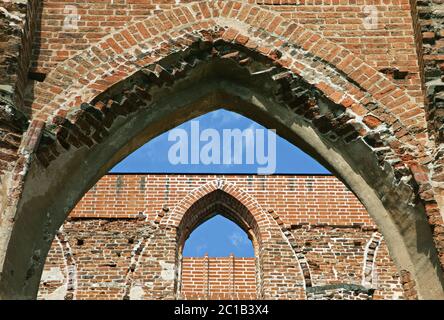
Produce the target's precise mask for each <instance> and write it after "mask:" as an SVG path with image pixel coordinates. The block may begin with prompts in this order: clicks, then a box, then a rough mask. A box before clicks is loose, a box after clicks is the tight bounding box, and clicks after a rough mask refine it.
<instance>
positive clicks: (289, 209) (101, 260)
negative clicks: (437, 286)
mask: <svg viewBox="0 0 444 320" xmlns="http://www.w3.org/2000/svg"><path fill="white" fill-rule="evenodd" d="M245 206H247V207H248V211H249V212H248V213H246V212H243V211H244V210H245V208H246V207H245ZM215 214H223V215H226V216H227V217H229V218H231V219H233V220H234V221H236V222H238V223H239V225H240V226H241V227H242V228H244V230H245V231H246V232H247V233H248V234H249V235H250V237H251V239H252V241H253V245H254V249H255V256H256V258H237V257H225V258H213V257H211V258H208V257H203V258H192V257H185V258H183V259H182V258H181V250H182V247H183V244H184V241H185V239H186V237H187V236H188V235H189V234H190V232H192V231H193V228H194V227H195V226H197V225H199V224H200V223H202V222H203V221H206V219H208V218H209V217H211V216H213V215H215ZM247 214H249V215H251V216H252V219H254V220H253V221H250V222H247V221H246V220H247V219H248V217H247V216H246V215H247ZM261 219H262V220H266V223H264V222H263V221H260V220H261ZM174 221H177V222H178V223H174ZM255 224H256V227H253V228H252V229H253V230H252V229H248V226H247V225H250V226H253V225H255ZM176 228H177V231H176ZM255 228H257V230H254V229H255ZM266 234H271V235H272V237H271V238H268V239H267V238H266ZM282 243H284V244H283V245H282ZM276 246H277V247H281V249H280V250H279V252H278V256H270V257H267V254H268V255H270V254H271V255H272V254H273V253H267V252H266V250H267V249H269V248H270V249H271V248H276ZM282 246H283V247H282ZM287 251H289V253H290V254H288V255H286V252H287ZM282 255H286V259H288V260H290V261H289V262H290V263H289V265H290V266H291V268H292V271H291V272H288V270H286V269H280V265H282V264H283V263H279V260H280V256H282ZM275 282H277V283H278V284H279V290H278V289H277V288H275V284H274V283H275ZM295 289H296V290H297V291H300V292H299V293H298V294H295V292H294V290H295ZM274 290H276V291H274ZM39 297H40V298H43V299H45V298H49V299H51V298H58V299H124V298H131V299H165V298H166V299H171V298H185V299H190V298H191V299H256V298H268V299H269V298H281V299H287V298H298V299H306V298H308V299H314V298H316V299H343V298H345V299H356V298H358V299H403V298H406V296H405V295H404V292H403V288H402V282H401V278H400V274H399V272H398V271H397V270H396V267H395V265H394V264H393V262H392V260H391V258H390V256H389V253H388V250H387V247H386V245H385V242H384V239H383V237H382V235H381V234H380V232H378V229H377V227H376V225H375V224H374V222H373V221H372V219H371V218H370V217H369V215H368V213H367V212H366V210H365V209H364V208H363V206H362V205H361V203H360V202H359V201H358V200H357V199H356V197H355V196H354V195H353V194H352V193H351V192H350V191H349V190H348V189H347V188H346V187H345V186H344V185H343V184H342V183H341V182H340V181H338V180H337V179H336V178H334V177H332V176H297V175H275V176H256V175H176V174H166V175H153V174H146V175H143V174H134V175H124V174H122V175H120V174H119V175H107V176H105V177H103V178H102V179H101V180H100V181H99V182H98V183H97V184H96V185H95V186H94V187H93V188H92V189H91V190H90V191H89V192H88V193H87V194H86V195H85V196H84V197H83V198H82V200H81V201H80V202H79V203H78V205H77V206H76V208H75V209H74V210H73V211H72V212H71V214H70V215H69V218H68V220H67V221H66V222H65V223H64V225H63V227H62V229H61V230H60V231H59V233H58V235H57V236H56V239H55V240H54V242H53V245H52V249H51V251H50V253H49V256H48V258H47V262H46V264H45V270H44V272H43V277H42V280H41V283H40V293H39ZM407 298H410V297H408V296H407Z"/></svg>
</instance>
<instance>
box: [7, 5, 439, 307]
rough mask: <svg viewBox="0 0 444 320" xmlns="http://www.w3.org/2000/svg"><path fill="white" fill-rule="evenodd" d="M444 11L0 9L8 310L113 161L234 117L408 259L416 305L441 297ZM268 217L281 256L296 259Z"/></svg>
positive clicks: (400, 258)
mask: <svg viewBox="0 0 444 320" xmlns="http://www.w3.org/2000/svg"><path fill="white" fill-rule="evenodd" d="M39 4H41V6H40V5H39ZM441 11H442V3H441V1H440V0H424V1H413V0H375V1H372V3H371V4H369V3H367V2H366V1H359V0H343V1H342V0H341V1H328V2H322V3H321V2H320V1H318V0H304V1H296V0H295V1H293V0H292V1H280V0H276V1H275V0H269V1H268V0H267V1H257V0H224V1H221V0H215V1H205V0H200V1H191V0H186V1H185V0H180V1H176V0H149V1H133V0H122V1H119V3H115V1H112V0H108V1H107V0H104V1H100V2H97V1H87V0H86V1H82V2H74V3H66V2H60V1H55V0H44V1H32V0H3V1H2V2H1V3H0V25H1V26H2V29H1V32H0V33H1V34H0V50H1V54H0V77H1V79H2V80H1V83H0V84H1V86H2V87H1V90H2V110H1V114H0V179H1V190H2V193H1V196H2V198H1V201H0V210H1V215H0V272H1V277H0V297H5V298H8V297H9V298H35V296H36V294H37V289H38V284H39V280H40V275H41V272H42V270H43V265H44V261H45V257H46V253H47V252H48V250H49V248H50V244H51V241H52V239H53V238H54V236H55V234H56V232H57V230H58V229H59V227H60V226H61V225H62V223H63V222H64V221H65V219H66V217H67V215H68V214H69V212H71V210H72V209H73V208H74V207H75V205H76V204H77V202H78V201H79V200H80V199H81V197H82V195H83V194H84V193H85V192H86V191H87V190H89V189H90V188H91V187H92V186H93V185H94V184H95V183H96V182H97V181H98V180H99V179H100V178H101V177H102V176H103V175H104V174H106V172H108V171H109V170H110V169H111V168H112V167H113V166H114V165H115V164H116V163H118V162H119V161H120V160H122V159H123V158H124V157H125V156H127V155H128V154H130V153H131V152H132V151H134V150H135V149H136V148H137V147H139V146H141V145H142V144H143V143H146V142H147V141H149V140H150V139H152V138H153V137H155V136H157V135H159V134H160V133H162V132H165V131H166V130H168V129H171V128H173V127H174V126H177V125H179V124H181V123H183V122H184V121H186V120H190V119H192V118H193V117H196V116H198V115H201V114H204V113H207V112H210V111H213V110H216V109H218V108H225V109H229V110H232V111H234V112H238V113H240V114H243V115H245V116H247V117H250V118H251V119H252V120H255V121H257V122H260V123H261V124H263V125H265V126H266V127H268V128H271V129H276V130H277V133H278V134H280V135H282V136H283V137H284V138H286V139H287V140H288V141H290V142H292V143H294V144H296V145H298V146H300V147H301V148H302V149H303V150H304V151H306V152H307V153H309V154H310V155H312V156H313V157H314V158H316V159H317V160H319V161H320V162H321V163H322V164H324V165H325V166H326V167H327V168H328V169H329V170H330V171H331V172H333V173H334V174H335V175H337V176H338V177H339V178H340V179H341V180H342V181H343V182H344V183H345V184H346V185H347V186H348V187H349V188H350V189H351V190H353V193H355V194H356V195H357V197H358V198H359V200H360V201H361V203H362V204H363V205H364V206H365V208H366V209H367V211H368V212H369V213H370V214H371V216H372V217H374V221H375V223H376V224H377V226H378V230H379V231H380V233H381V234H383V235H384V240H385V242H386V243H387V245H388V246H389V247H396V248H397V249H396V250H392V256H393V260H394V261H395V263H396V265H397V269H398V270H404V271H406V272H408V274H409V277H410V279H411V280H409V281H407V282H405V283H408V284H409V286H413V287H414V290H413V291H414V292H412V293H411V295H410V296H411V297H418V298H434V299H435V298H440V299H443V298H444V276H443V270H444V223H443V207H444V185H443V184H444V181H443V178H444V174H443V172H444V171H443V168H444V167H443V161H444V160H443V159H444V156H443V152H444V151H443V145H444V144H443V140H442V136H443V133H442V132H443V129H444V128H443V125H442V123H443V121H442V119H443V118H442V112H441V111H442V105H441V104H442V103H441V102H440V99H441V97H440V95H441V93H442V92H440V91H441V87H442V80H441V79H440V77H441V72H442V70H441V69H442V68H441V64H442V63H441V62H442V61H441V60H442V59H441V58H442V57H441V52H440V50H441V44H442V41H441V40H442V39H441V33H442V30H441V26H442V12H441ZM31 53H32V54H31ZM28 78H29V79H28ZM441 100H442V99H441ZM56 195H57V196H56ZM30 212H32V214H30ZM119 214H120V213H119ZM184 214H185V213H184ZM269 214H270V215H271V217H272V220H270V221H271V222H273V221H274V223H276V224H277V225H278V227H276V229H275V230H276V234H277V230H280V232H282V233H284V234H285V237H286V238H287V241H288V242H287V246H286V247H285V248H284V246H283V247H282V248H281V249H282V250H284V251H285V252H286V254H287V255H290V253H291V250H290V248H293V247H297V250H302V248H300V247H298V246H297V245H296V243H297V238H298V237H299V236H300V234H299V233H297V232H296V231H295V230H291V228H290V229H289V228H287V227H288V226H286V225H285V223H284V221H285V219H284V218H282V217H280V216H279V214H276V213H275V214H273V212H269ZM165 216H167V213H165ZM308 219H310V218H308ZM332 219H333V218H332ZM267 221H268V220H267ZM270 221H269V222H270ZM271 222H270V223H271ZM281 222H282V223H281ZM310 223H311V224H313V223H314V222H310ZM304 228H305V227H304V226H302V227H301V228H299V229H298V230H299V231H300V232H302V231H303V230H305V229H304ZM258 229H260V228H259V226H258ZM344 230H345V229H344ZM347 230H348V229H347ZM348 231H350V230H348ZM348 231H347V232H348ZM156 232H161V231H160V230H157V231H156ZM162 232H163V233H162V235H161V236H163V237H166V238H168V237H169V236H170V235H169V232H170V231H167V230H162ZM350 232H351V231H350ZM369 232H371V231H369ZM173 233H174V232H173ZM22 234H26V236H27V237H23V236H21V235H22ZM258 240H259V238H258ZM372 241H374V242H372V244H371V245H369V246H375V245H376V246H377V245H378V244H379V241H378V240H377V237H374V238H373V240H372ZM65 243H66V242H65ZM264 243H265V244H266V243H267V241H265V242H263V244H264ZM170 245H171V244H170ZM16 248H20V250H16ZM153 252H154V251H153ZM140 258H143V256H141V257H140ZM262 258H263V259H265V260H266V259H270V257H267V256H264V257H261V259H262ZM172 259H173V260H174V261H175V260H177V257H175V258H172ZM173 260H171V261H168V266H169V265H170V264H171V263H174V261H173ZM283 261H284V262H283V265H282V266H281V267H282V272H286V273H287V274H288V276H289V277H292V276H294V280H295V281H294V282H292V283H295V286H296V287H295V288H294V295H295V297H296V296H300V295H301V294H302V293H303V290H302V289H301V288H302V287H303V286H302V287H301V285H300V283H298V281H299V280H301V279H299V280H297V279H296V278H298V277H299V276H295V275H294V274H293V273H292V268H291V265H289V264H288V265H287V264H285V259H284V260H283ZM370 261H371V259H370V260H369V262H368V264H369V265H370V264H371V262H370ZM298 262H299V265H300V267H301V269H302V276H301V277H302V279H303V281H305V283H310V281H311V279H309V278H308V262H307V260H306V258H305V256H304V258H298ZM367 269H368V268H367ZM261 272H264V273H267V272H268V271H267V270H265V269H264V270H262V271H261ZM364 273H365V272H364ZM130 275H131V274H130ZM129 277H130V276H129ZM301 281H302V280H301ZM167 282H168V281H167ZM167 282H165V283H164V282H162V281H160V280H159V281H157V282H156V281H154V282H153V286H154V287H156V286H158V289H156V290H159V291H161V288H162V287H163V286H166V287H168V288H170V286H174V283H172V282H168V283H167ZM296 283H297V284H296ZM156 288H157V287H156ZM330 289H331V288H330V287H328V290H330ZM349 289H350V288H346V289H343V290H345V291H347V290H349ZM168 290H169V289H168ZM326 290H327V289H326ZM345 291H344V292H345ZM151 292H155V290H154V291H151ZM272 292H273V293H272V295H280V294H281V293H279V286H277V285H276V286H275V288H274V289H273V290H272ZM316 292H317V291H316ZM347 292H348V291H347ZM361 293H362V292H361ZM260 294H262V293H260Z"/></svg>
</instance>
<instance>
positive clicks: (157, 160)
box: [111, 109, 329, 257]
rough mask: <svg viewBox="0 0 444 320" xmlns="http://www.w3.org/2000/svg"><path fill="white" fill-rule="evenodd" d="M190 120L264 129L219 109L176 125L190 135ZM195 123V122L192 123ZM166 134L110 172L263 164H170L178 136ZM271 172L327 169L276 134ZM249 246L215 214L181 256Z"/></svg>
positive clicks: (239, 252)
mask: <svg viewBox="0 0 444 320" xmlns="http://www.w3.org/2000/svg"><path fill="white" fill-rule="evenodd" d="M192 121H198V125H199V129H200V132H202V131H204V130H205V129H215V130H216V131H217V132H218V133H219V134H220V136H221V137H222V136H223V130H224V129H240V130H245V129H254V130H256V129H265V128H264V127H262V126H261V125H259V124H258V123H256V122H254V121H252V120H250V119H248V118H245V117H243V116H241V115H239V114H237V113H233V112H230V111H226V110H223V109H220V110H217V111H213V112H210V113H207V114H205V115H202V116H200V117H198V118H195V119H193V120H190V121H188V122H185V123H183V124H182V125H180V126H178V127H177V128H180V129H184V130H185V131H184V132H186V133H187V134H188V135H189V137H191V127H192ZM195 124H196V122H195V123H194V125H195ZM173 130H174V129H173ZM168 136H169V132H166V133H164V134H162V135H160V136H158V137H156V138H154V139H152V140H151V141H149V142H147V143H146V144H145V145H143V146H142V147H140V148H139V149H138V150H136V151H134V152H133V153H132V154H130V155H129V156H128V157H127V158H126V159H124V160H123V161H121V162H120V163H119V164H117V165H116V166H115V167H114V168H113V169H112V170H111V172H120V173H129V172H139V173H140V172H145V173H149V172H151V173H154V172H155V173H160V172H163V173H253V174H256V173H257V170H258V168H259V167H263V164H260V163H257V161H255V163H253V164H245V162H246V161H245V158H243V161H242V163H243V164H208V165H204V164H201V162H200V163H198V164H190V163H188V164H180V163H179V164H172V163H170V161H169V157H168V153H169V150H170V149H171V148H172V146H173V145H174V144H175V143H176V142H177V141H178V140H173V141H169V140H168ZM170 140H171V139H170ZM221 140H222V138H221ZM207 141H209V140H207ZM267 141H268V139H266V140H265V145H267ZM244 142H246V140H244ZM206 143H207V142H206V141H203V142H200V143H199V144H200V148H202V146H204V145H205V144H206ZM221 146H222V142H221ZM191 148H192V146H191V142H190V143H189V144H188V156H189V157H188V158H189V159H190V160H191V156H190V154H191V150H192V149H191ZM244 151H245V150H244ZM269 151H270V150H269V149H268V148H267V147H265V153H264V155H267V154H268V153H269ZM223 152H224V150H221V153H223ZM244 153H245V152H244ZM210 154H212V153H210ZM244 157H245V154H244ZM221 158H222V157H221ZM189 162H190V161H189ZM275 172H276V173H281V174H285V173H309V174H319V173H321V174H325V173H329V171H328V170H327V169H325V168H324V167H323V166H321V165H320V164H319V163H318V162H316V161H315V160H314V159H313V158H311V157H310V156H308V155H307V154H305V153H304V152H302V151H301V150H300V149H298V148H297V147H295V146H293V145H292V144H291V143H289V142H288V141H286V140H285V139H282V138H280V137H279V136H277V137H276V170H275ZM252 250H253V249H252V245H251V242H250V241H249V240H248V238H247V235H246V234H245V232H244V231H243V230H242V229H240V228H239V227H238V226H237V225H236V224H235V223H233V222H232V221H230V220H227V219H225V218H224V217H222V216H219V215H218V216H215V217H213V218H212V219H210V220H208V221H206V222H205V223H203V224H202V225H200V226H199V227H198V228H196V229H195V230H194V231H193V232H192V234H191V235H190V237H189V239H188V240H187V242H186V243H185V248H184V256H203V255H204V254H205V253H208V255H209V256H213V257H214V256H218V257H221V256H227V255H229V254H230V253H234V254H235V255H236V256H253V251H252Z"/></svg>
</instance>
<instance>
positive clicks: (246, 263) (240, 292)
mask: <svg viewBox="0 0 444 320" xmlns="http://www.w3.org/2000/svg"><path fill="white" fill-rule="evenodd" d="M181 297H182V298H184V299H202V298H207V299H213V300H223V299H256V297H257V295H256V260H255V258H238V257H234V256H230V257H217V258H216V257H203V258H195V257H184V258H183V260H182V277H181Z"/></svg>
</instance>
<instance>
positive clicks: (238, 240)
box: [228, 232, 248, 247]
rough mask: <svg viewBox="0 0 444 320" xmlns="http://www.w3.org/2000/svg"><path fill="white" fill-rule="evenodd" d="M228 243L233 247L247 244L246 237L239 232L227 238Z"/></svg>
mask: <svg viewBox="0 0 444 320" xmlns="http://www.w3.org/2000/svg"><path fill="white" fill-rule="evenodd" d="M228 238H229V239H230V242H231V244H232V245H233V246H235V247H240V246H242V245H245V244H247V243H248V240H247V237H246V236H245V235H242V234H241V233H239V232H234V233H232V234H231V235H230V236H229V237H228Z"/></svg>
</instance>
